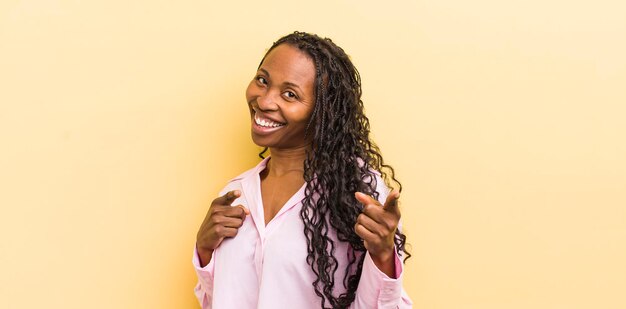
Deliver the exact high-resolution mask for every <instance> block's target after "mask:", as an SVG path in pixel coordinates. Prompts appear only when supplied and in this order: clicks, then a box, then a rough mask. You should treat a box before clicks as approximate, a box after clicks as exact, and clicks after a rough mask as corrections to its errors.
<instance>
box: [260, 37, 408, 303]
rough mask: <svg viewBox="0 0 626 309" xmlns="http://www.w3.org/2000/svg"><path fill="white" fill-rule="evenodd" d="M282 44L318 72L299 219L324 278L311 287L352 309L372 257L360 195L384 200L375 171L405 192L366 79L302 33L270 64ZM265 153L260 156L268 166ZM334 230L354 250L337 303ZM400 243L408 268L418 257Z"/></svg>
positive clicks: (333, 48) (326, 42) (330, 47)
mask: <svg viewBox="0 0 626 309" xmlns="http://www.w3.org/2000/svg"><path fill="white" fill-rule="evenodd" d="M280 44H289V45H291V46H294V47H297V48H298V49H299V50H301V51H303V52H305V53H306V54H307V55H309V56H310V57H311V58H312V60H313V63H314V65H315V106H314V109H313V113H312V114H311V119H310V120H309V123H308V125H307V128H306V135H307V136H309V134H312V147H311V150H310V151H308V152H307V158H306V159H305V161H304V180H305V182H306V188H305V198H304V200H303V201H302V209H301V211H300V217H301V219H302V221H303V223H304V235H305V236H306V240H307V252H308V254H307V263H308V264H309V265H310V267H311V269H312V270H313V272H314V273H315V275H316V276H317V279H316V280H315V281H314V282H313V283H312V284H313V288H314V289H315V294H317V296H319V297H320V299H321V307H322V308H326V304H330V305H331V306H332V308H347V307H348V306H349V305H350V304H351V303H352V302H353V301H354V298H355V292H356V289H357V286H358V284H359V280H360V277H361V271H362V268H363V261H364V258H365V254H364V253H365V251H366V249H365V246H364V245H363V240H362V239H361V238H360V237H359V236H358V235H357V234H356V233H355V232H354V225H355V223H356V218H357V216H358V215H359V214H360V213H361V210H362V206H361V205H360V203H359V202H358V201H357V200H356V198H355V197H354V192H356V191H360V192H363V193H366V194H368V195H371V196H373V197H374V198H376V199H378V192H377V191H376V185H377V184H376V177H375V175H374V172H373V171H377V172H379V173H380V174H381V175H382V178H383V180H384V182H385V184H386V185H387V186H389V187H390V182H389V179H390V178H391V179H392V180H393V182H394V183H395V184H397V185H398V187H399V188H398V189H399V190H400V191H402V184H401V183H400V182H399V181H398V180H397V179H396V178H395V174H394V170H393V168H392V167H391V166H389V165H387V164H385V163H384V162H383V157H382V155H381V154H380V150H379V148H378V146H377V145H376V144H375V143H374V142H373V141H372V140H371V139H370V137H369V133H370V124H369V119H368V118H367V117H366V116H365V113H364V110H363V101H361V78H360V75H359V72H358V71H357V69H356V68H355V67H354V65H353V64H352V62H351V61H350V59H349V57H348V55H346V53H345V52H344V50H343V49H342V48H341V47H339V46H337V45H335V43H333V42H332V41H331V40H330V39H328V38H321V37H319V36H317V35H314V34H308V33H304V32H297V31H296V32H294V33H291V34H289V35H286V36H284V37H282V38H280V39H279V40H278V41H276V42H275V43H274V44H273V45H272V47H271V48H270V49H269V50H268V51H267V53H266V54H265V56H267V54H269V52H270V51H271V50H272V49H274V48H275V47H276V46H278V45H280ZM264 60H265V57H263V60H261V64H262V63H263V61H264ZM259 66H260V65H259ZM266 151H267V148H265V149H264V150H263V151H262V152H261V153H260V154H259V156H260V157H261V158H263V157H264V156H263V154H264V153H265V152H266ZM331 228H332V229H334V230H335V231H336V234H337V239H338V240H339V241H342V242H347V243H349V247H350V249H348V264H347V265H346V269H345V275H344V278H343V286H344V288H345V290H346V291H345V293H342V294H341V295H338V296H336V295H335V294H334V293H333V290H334V287H335V272H336V271H337V268H338V267H339V265H338V262H337V259H336V258H335V256H334V253H335V247H336V245H335V242H334V241H333V240H332V239H331V238H330V237H329V236H328V231H329V230H330V229H331ZM394 241H395V245H396V250H397V251H398V253H399V254H402V255H404V256H405V261H406V259H407V258H409V257H410V256H411V255H410V253H409V252H407V251H406V250H405V243H406V236H405V235H404V234H402V232H400V231H396V235H395V239H394Z"/></svg>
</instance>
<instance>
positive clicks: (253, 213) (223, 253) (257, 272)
mask: <svg viewBox="0 0 626 309" xmlns="http://www.w3.org/2000/svg"><path fill="white" fill-rule="evenodd" d="M268 159H269V157H268V158H266V159H264V160H263V161H261V162H260V163H259V164H258V165H257V166H256V167H254V168H252V169H250V170H248V171H246V172H245V173H243V174H241V175H239V176H238V177H235V178H234V179H232V180H231V181H230V182H229V183H228V184H227V185H226V187H225V188H224V189H223V190H222V192H221V193H220V195H223V194H225V193H226V192H228V191H231V190H240V191H241V193H242V194H241V196H240V197H239V198H238V199H236V200H235V201H234V202H233V204H232V205H233V206H234V205H243V206H245V207H246V208H248V209H249V210H250V215H249V216H247V217H246V219H245V221H244V223H243V225H242V226H241V228H239V232H238V234H237V236H235V237H234V238H228V239H225V240H224V241H222V243H221V244H220V246H219V247H218V248H217V249H216V250H215V251H214V252H213V256H212V259H211V261H210V262H209V264H207V265H206V266H205V267H200V262H199V259H198V254H197V252H196V251H195V249H194V254H193V264H194V266H195V269H196V273H197V275H198V284H197V285H196V287H195V294H196V297H197V298H198V301H199V302H200V304H201V306H202V308H203V309H206V308H216V309H227V308H243V309H247V308H259V309H265V308H272V309H274V308H302V309H306V308H320V306H321V304H320V302H321V298H319V297H318V296H317V295H316V294H315V291H314V289H313V285H312V283H313V281H314V280H315V278H316V276H315V274H314V273H313V271H312V270H311V267H310V266H309V265H308V264H307V262H306V256H307V248H306V238H305V236H304V225H303V223H302V219H301V218H300V208H301V207H302V203H301V201H302V200H303V199H304V187H305V186H302V188H300V190H299V191H298V192H296V194H294V195H293V196H292V197H291V198H290V199H289V201H287V203H286V204H285V205H284V206H283V208H282V209H281V210H280V211H279V212H278V214H276V216H275V217H274V218H273V219H272V220H271V221H270V222H269V223H268V224H267V225H265V219H264V214H263V202H262V198H261V181H260V178H259V173H260V172H261V171H262V170H263V169H265V165H266V163H267V161H268ZM377 183H378V187H377V191H378V192H379V195H380V196H379V200H380V201H383V202H384V201H385V199H386V197H387V194H388V193H389V192H388V191H389V190H388V189H387V187H386V186H385V185H384V182H383V181H382V180H381V179H380V177H379V176H377ZM305 185H306V184H305ZM333 232H334V231H333V230H332V229H331V230H330V231H329V237H331V239H333V241H334V242H335V246H336V249H335V257H336V258H337V260H338V263H339V267H338V269H337V272H336V274H335V292H334V295H335V296H337V295H339V294H341V293H343V292H344V291H345V288H344V287H343V275H344V271H345V265H346V264H347V258H346V252H347V250H348V247H349V245H348V244H347V243H344V242H339V241H338V240H337V237H336V234H335V233H333ZM395 263H396V264H395V267H396V278H397V279H392V278H389V277H388V276H387V275H385V274H384V273H383V272H381V271H380V270H379V269H378V268H377V267H376V265H375V264H374V262H373V261H372V259H371V257H370V255H369V253H366V256H365V261H364V263H363V271H362V274H361V279H360V282H359V286H358V288H357V291H356V298H355V301H354V302H353V303H352V306H351V308H363V309H366V308H367V309H370V308H411V307H412V303H411V300H410V299H409V298H408V296H407V294H406V293H405V292H404V290H403V289H402V272H403V265H402V263H401V261H400V257H399V256H398V255H397V254H396V257H395ZM326 306H329V304H326Z"/></svg>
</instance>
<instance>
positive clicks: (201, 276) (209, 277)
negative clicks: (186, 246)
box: [191, 246, 215, 289]
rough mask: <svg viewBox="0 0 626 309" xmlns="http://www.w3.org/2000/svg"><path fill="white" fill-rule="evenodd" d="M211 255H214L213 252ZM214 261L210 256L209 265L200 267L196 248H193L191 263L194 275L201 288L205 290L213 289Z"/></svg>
mask: <svg viewBox="0 0 626 309" xmlns="http://www.w3.org/2000/svg"><path fill="white" fill-rule="evenodd" d="M213 254H214V255H215V252H213ZM214 260H215V258H214V256H211V260H210V261H209V264H207V265H206V266H204V267H202V266H200V257H199V256H198V248H196V246H193V258H192V259H191V263H192V264H193V267H194V268H195V270H196V274H197V275H198V281H199V282H200V284H201V286H203V287H205V288H207V289H208V288H212V287H213V270H214V268H215V266H214V265H215V263H214V262H213V261H214Z"/></svg>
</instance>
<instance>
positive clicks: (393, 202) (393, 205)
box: [383, 189, 400, 214]
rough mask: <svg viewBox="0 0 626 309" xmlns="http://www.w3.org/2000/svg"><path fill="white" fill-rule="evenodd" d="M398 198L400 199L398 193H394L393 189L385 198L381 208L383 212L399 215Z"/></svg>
mask: <svg viewBox="0 0 626 309" xmlns="http://www.w3.org/2000/svg"><path fill="white" fill-rule="evenodd" d="M399 198H400V192H398V191H396V190H395V189H394V190H393V191H391V193H389V195H388V196H387V200H386V201H385V206H383V209H385V211H389V212H393V213H396V214H399V213H400V209H398V199H399Z"/></svg>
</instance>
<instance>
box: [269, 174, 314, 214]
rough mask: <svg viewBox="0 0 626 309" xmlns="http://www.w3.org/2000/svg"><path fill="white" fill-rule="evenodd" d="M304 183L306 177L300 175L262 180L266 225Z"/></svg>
mask: <svg viewBox="0 0 626 309" xmlns="http://www.w3.org/2000/svg"><path fill="white" fill-rule="evenodd" d="M303 184H304V179H302V177H301V176H300V175H293V176H292V175H286V176H283V177H266V178H265V179H262V180H261V199H262V201H263V214H264V220H265V225H267V224H268V223H269V222H270V221H271V220H272V219H273V218H274V217H275V216H276V214H277V213H278V212H279V211H280V210H281V209H282V208H283V207H284V206H285V204H286V203H287V201H289V199H290V198H291V197H292V196H293V195H294V194H295V193H296V192H297V191H298V190H300V188H301V187H302V185H303Z"/></svg>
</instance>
